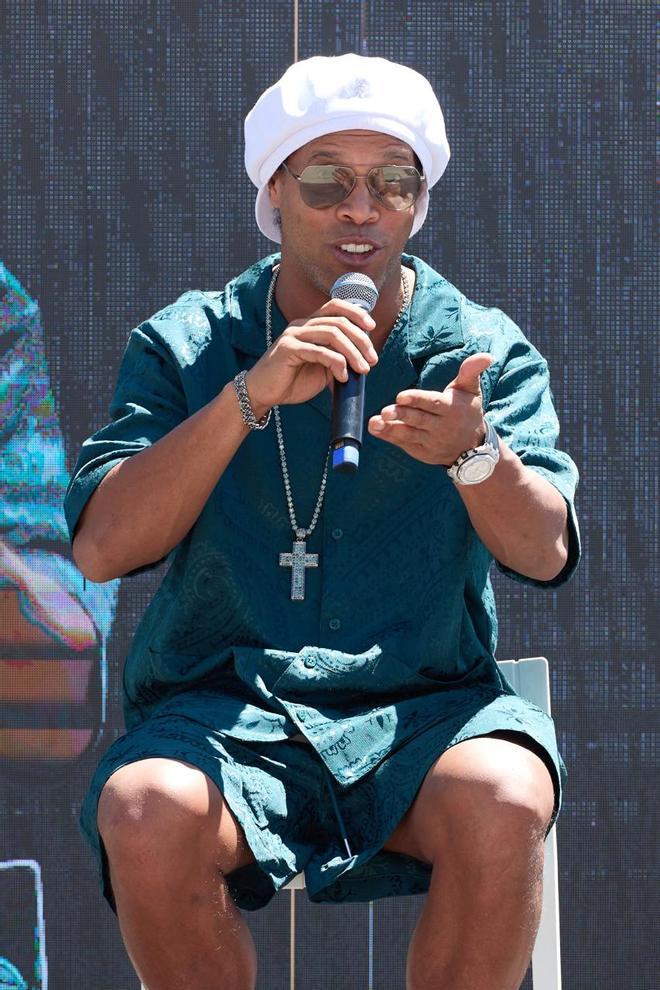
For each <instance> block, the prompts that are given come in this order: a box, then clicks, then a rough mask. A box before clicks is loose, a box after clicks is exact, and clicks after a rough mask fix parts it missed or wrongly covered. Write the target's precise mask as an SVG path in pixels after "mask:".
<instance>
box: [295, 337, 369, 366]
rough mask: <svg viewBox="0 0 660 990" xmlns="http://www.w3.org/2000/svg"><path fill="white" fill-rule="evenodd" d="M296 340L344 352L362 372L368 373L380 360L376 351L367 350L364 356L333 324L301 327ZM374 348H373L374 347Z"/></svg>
mask: <svg viewBox="0 0 660 990" xmlns="http://www.w3.org/2000/svg"><path fill="white" fill-rule="evenodd" d="M295 337H296V340H299V341H305V342H308V343H312V344H318V345H321V346H324V347H325V348H326V349H328V350H329V349H333V350H335V351H338V352H339V353H340V354H343V355H344V356H345V358H346V360H347V361H348V362H349V363H350V365H351V367H352V368H353V369H354V370H355V371H357V372H358V373H360V374H366V372H367V371H370V370H371V367H372V365H373V364H375V363H376V362H377V360H378V356H377V355H376V352H375V351H373V354H371V353H370V352H367V356H366V357H365V356H363V353H362V351H361V350H360V348H359V347H358V346H357V344H355V343H354V342H353V340H352V339H351V338H350V337H349V336H347V335H346V334H345V333H343V332H342V330H341V329H339V328H338V327H333V326H330V327H328V326H311V327H310V326H306V327H301V328H300V330H299V332H298V333H296V334H295ZM372 350H373V348H372Z"/></svg>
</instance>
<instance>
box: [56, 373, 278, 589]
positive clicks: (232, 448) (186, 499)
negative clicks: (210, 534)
mask: <svg viewBox="0 0 660 990" xmlns="http://www.w3.org/2000/svg"><path fill="white" fill-rule="evenodd" d="M256 412H257V410H255V414H256ZM259 412H261V411H259ZM248 433H249V429H248V427H247V426H245V424H244V422H243V419H242V416H241V413H240V408H239V405H238V401H237V399H236V393H235V390H234V387H233V384H232V383H231V382H228V384H227V385H226V386H225V387H224V388H223V389H222V391H221V392H220V393H219V394H218V395H217V396H216V398H215V399H213V400H212V401H211V402H209V403H208V404H207V405H206V406H204V407H203V408H202V409H200V410H199V411H198V412H197V413H195V414H194V415H193V416H190V417H189V418H188V419H186V420H185V421H184V422H183V423H180V424H179V425H178V426H177V427H175V429H173V430H172V431H171V432H170V433H167V434H166V435H165V436H164V437H162V438H161V439H160V440H158V441H157V442H156V443H155V444H153V445H152V446H150V447H145V449H144V450H141V451H140V452H139V453H137V454H133V455H132V456H131V457H128V458H127V459H125V460H123V461H121V463H119V464H117V465H115V467H113V468H112V469H111V470H110V471H109V472H108V474H107V475H106V476H105V478H104V479H103V480H102V482H101V483H100V485H99V486H98V488H97V489H96V491H95V492H94V494H93V495H92V497H91V498H90V500H89V502H88V503H87V505H86V506H85V509H84V511H83V514H82V516H81V519H80V523H79V525H78V528H77V530H76V536H75V539H74V543H73V553H74V559H75V561H76V564H77V565H78V567H79V569H80V570H81V571H82V573H83V574H84V575H85V576H86V577H88V578H89V579H90V580H91V581H97V582H100V581H109V580H110V579H111V578H115V577H121V576H122V575H123V574H126V573H127V572H128V571H132V570H134V569H135V568H137V567H141V566H143V565H144V564H149V563H152V562H154V561H157V560H160V559H161V558H163V557H165V556H166V555H167V554H168V553H169V552H170V550H172V549H173V548H174V547H175V546H176V545H177V544H178V543H179V542H180V541H181V540H182V539H183V537H184V536H185V535H186V533H188V531H189V530H190V529H191V527H192V526H193V524H194V523H195V521H196V519H197V517H198V516H199V514H200V512H201V511H202V509H203V507H204V505H205V504H206V501H207V499H208V497H209V495H210V494H211V492H212V490H213V488H214V487H215V485H216V484H217V482H218V480H219V479H220V478H221V477H222V474H223V473H224V471H225V469H226V467H227V465H228V464H229V463H230V461H231V459H232V458H233V456H234V454H235V453H236V451H237V450H238V448H239V447H240V445H241V443H242V442H243V440H244V439H245V437H246V436H247V435H248Z"/></svg>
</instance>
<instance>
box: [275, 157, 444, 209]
mask: <svg viewBox="0 0 660 990" xmlns="http://www.w3.org/2000/svg"><path fill="white" fill-rule="evenodd" d="M282 168H283V169H285V171H286V172H288V173H289V175H290V176H291V177H292V178H294V179H297V180H298V185H299V188H300V195H301V196H302V199H303V202H304V203H306V204H307V206H311V207H312V208H313V209H315V210H323V209H324V208H325V207H327V206H335V205H336V204H337V203H341V202H343V200H345V199H347V198H348V196H350V194H351V193H352V192H353V189H354V188H355V183H356V182H357V180H358V174H357V172H356V171H355V169H354V168H351V166H350V165H308V166H307V168H304V169H303V170H302V172H301V173H300V175H296V173H295V172H292V171H291V169H290V168H289V167H288V165H287V164H286V162H282ZM360 178H365V179H366V180H367V188H368V190H369V192H370V193H371V195H372V196H375V197H376V199H377V200H378V202H379V203H382V204H383V206H384V207H385V208H386V209H388V210H407V209H408V208H409V207H411V206H412V205H413V203H414V202H415V201H416V200H417V199H418V197H419V195H420V193H421V191H422V186H423V183H424V176H423V175H421V174H420V172H418V171H417V169H416V168H415V167H414V166H413V165H377V166H376V167H375V168H370V169H369V171H368V172H367V174H366V175H365V176H360Z"/></svg>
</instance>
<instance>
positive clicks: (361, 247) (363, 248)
mask: <svg viewBox="0 0 660 990" xmlns="http://www.w3.org/2000/svg"><path fill="white" fill-rule="evenodd" d="M341 249H342V251H350V252H351V254H365V253H366V252H367V251H373V249H374V246H373V244H342V245H341Z"/></svg>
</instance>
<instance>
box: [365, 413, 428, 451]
mask: <svg viewBox="0 0 660 990" xmlns="http://www.w3.org/2000/svg"><path fill="white" fill-rule="evenodd" d="M369 432H370V433H373V434H374V435H375V436H378V437H380V438H381V439H382V440H389V441H390V443H396V444H399V445H403V444H424V443H425V434H424V432H423V431H421V430H419V429H418V428H417V427H416V426H409V425H408V424H407V423H401V422H399V421H396V422H391V421H390V422H388V421H387V420H385V419H383V418H382V417H381V416H372V417H371V419H370V420H369Z"/></svg>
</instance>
